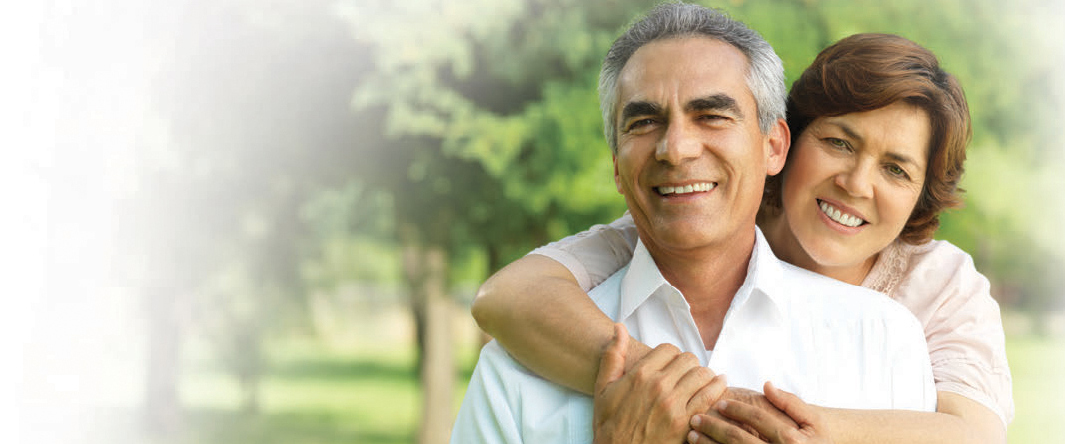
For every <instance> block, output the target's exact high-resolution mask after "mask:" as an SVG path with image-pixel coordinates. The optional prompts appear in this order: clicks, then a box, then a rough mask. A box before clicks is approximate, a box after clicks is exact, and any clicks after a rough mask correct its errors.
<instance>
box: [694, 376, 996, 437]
mask: <svg viewBox="0 0 1065 444" xmlns="http://www.w3.org/2000/svg"><path fill="white" fill-rule="evenodd" d="M769 391H771V390H770V389H769V388H768V387H767V392H769ZM774 392H775V393H773V394H772V395H775V396H772V395H771V396H769V399H768V400H763V401H762V402H757V403H753V404H756V406H754V408H748V407H745V406H744V405H743V404H744V403H739V402H734V401H727V402H726V403H724V404H723V405H720V408H719V409H718V410H717V413H720V414H721V415H723V416H725V417H728V418H730V419H732V420H733V421H737V422H738V423H740V424H743V425H746V426H749V427H750V428H752V429H754V430H758V431H759V432H760V433H761V434H762V436H764V437H766V439H769V440H770V441H769V442H773V443H781V444H784V443H788V444H793V443H830V442H831V443H836V444H847V443H861V444H891V443H918V444H920V443H928V444H932V443H935V444H940V443H951V444H953V443H962V444H967V443H971V444H977V443H980V444H985V443H996V444H997V443H1005V442H1006V428H1005V426H1004V425H1003V424H1002V420H1001V419H999V416H998V415H997V414H996V413H995V412H993V411H991V409H989V408H987V407H985V406H983V405H982V404H980V403H979V402H976V401H973V400H971V399H969V398H966V397H964V396H961V395H958V394H956V393H951V392H942V391H941V392H938V394H937V399H938V406H937V411H936V412H918V411H912V410H852V409H834V408H826V407H818V406H812V405H809V404H806V403H804V402H802V400H800V399H799V398H798V397H795V396H794V395H791V394H790V393H786V392H783V391H780V390H774ZM747 405H750V404H747ZM770 409H774V410H775V409H779V410H781V411H784V412H786V414H788V415H789V416H790V417H791V418H792V419H793V420H794V421H795V423H797V424H798V427H796V425H795V424H785V423H783V422H780V421H774V420H772V415H765V414H764V413H765V412H766V411H767V410H770ZM808 418H816V419H815V420H810V419H808ZM692 427H693V429H694V430H695V431H696V432H698V433H700V435H699V436H698V438H697V439H689V442H690V443H693V444H708V443H713V442H732V443H744V442H762V441H761V440H759V439H757V438H756V437H755V436H754V435H752V434H750V433H748V432H747V431H746V429H743V428H741V427H737V426H736V425H733V424H731V423H729V422H728V421H726V420H724V419H722V418H721V417H719V416H717V415H696V417H695V418H693V421H692ZM693 438H694V437H693ZM711 438H714V439H715V440H716V441H712V440H711Z"/></svg>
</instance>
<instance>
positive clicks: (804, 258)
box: [758, 214, 878, 285]
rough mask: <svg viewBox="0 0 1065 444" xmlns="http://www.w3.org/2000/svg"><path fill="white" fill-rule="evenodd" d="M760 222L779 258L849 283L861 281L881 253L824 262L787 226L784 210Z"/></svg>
mask: <svg viewBox="0 0 1065 444" xmlns="http://www.w3.org/2000/svg"><path fill="white" fill-rule="evenodd" d="M758 226H759V227H760V228H761V229H762V234H764V235H765V239H766V242H768V243H769V247H770V248H772V250H773V254H775V255H776V256H777V257H778V258H780V260H782V261H784V262H787V263H789V264H792V265H795V266H797V267H800V268H805V269H807V270H810V271H812V272H815V273H818V274H822V275H825V276H828V277H830V278H833V279H836V280H840V281H843V282H846V283H848V284H852V285H862V282H863V281H864V280H865V277H866V276H868V275H869V271H870V270H872V268H873V264H875V263H876V259H877V256H878V255H873V256H872V257H870V258H868V259H867V260H865V261H862V262H859V263H856V264H850V265H840V266H835V265H823V264H820V263H818V262H817V261H816V260H814V259H813V258H812V257H810V255H809V254H807V253H806V250H804V249H803V248H802V245H801V244H800V243H799V240H798V239H796V238H795V235H794V234H792V232H791V228H790V227H788V223H787V220H786V219H785V218H784V216H783V214H781V215H774V216H765V217H762V218H759V221H758Z"/></svg>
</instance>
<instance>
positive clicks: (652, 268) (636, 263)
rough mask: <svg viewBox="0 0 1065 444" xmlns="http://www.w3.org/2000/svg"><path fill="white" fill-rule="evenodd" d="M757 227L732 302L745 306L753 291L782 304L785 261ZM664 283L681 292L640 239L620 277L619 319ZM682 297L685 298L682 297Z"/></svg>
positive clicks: (775, 303) (627, 314)
mask: <svg viewBox="0 0 1065 444" xmlns="http://www.w3.org/2000/svg"><path fill="white" fill-rule="evenodd" d="M754 230H755V240H754V249H753V251H752V254H751V261H750V263H749V264H748V265H747V277H746V279H744V282H743V285H742V286H741V287H740V289H739V290H738V291H737V292H736V295H735V297H734V299H733V301H732V304H731V306H733V307H739V306H742V305H743V304H744V303H746V302H747V301H748V300H749V299H750V297H751V295H752V294H756V295H761V296H764V297H766V298H767V299H768V300H769V301H770V302H771V303H772V305H774V306H776V307H778V308H779V307H780V306H781V304H783V303H784V299H783V298H784V292H783V283H782V282H781V280H782V279H783V265H782V264H781V263H780V259H777V257H776V255H774V254H773V250H772V249H770V248H769V243H768V242H766V240H765V236H763V235H762V230H761V229H759V228H758V227H755V229H754ZM662 287H666V288H668V289H671V290H672V291H675V292H677V293H680V291H679V290H677V289H676V288H675V287H673V286H672V285H670V284H669V282H668V281H666V278H665V277H664V276H662V272H661V271H659V270H658V265H657V264H656V263H655V260H654V258H652V257H651V253H650V252H649V251H647V247H646V246H644V244H643V240H639V239H638V240H637V241H636V249H635V250H634V251H633V254H632V261H631V262H629V267H628V270H627V271H626V272H625V276H624V277H622V279H621V306H620V307H619V308H620V310H619V312H618V319H625V318H627V317H629V316H630V315H632V313H633V312H634V311H635V310H636V308H638V307H639V306H640V305H642V304H643V303H644V302H645V301H647V299H649V298H650V297H651V296H652V295H653V294H655V292H657V291H658V290H659V289H660V288H662ZM681 300H682V301H683V298H681ZM685 303H686V302H685Z"/></svg>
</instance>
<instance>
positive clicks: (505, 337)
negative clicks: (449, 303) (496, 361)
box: [473, 224, 1005, 443]
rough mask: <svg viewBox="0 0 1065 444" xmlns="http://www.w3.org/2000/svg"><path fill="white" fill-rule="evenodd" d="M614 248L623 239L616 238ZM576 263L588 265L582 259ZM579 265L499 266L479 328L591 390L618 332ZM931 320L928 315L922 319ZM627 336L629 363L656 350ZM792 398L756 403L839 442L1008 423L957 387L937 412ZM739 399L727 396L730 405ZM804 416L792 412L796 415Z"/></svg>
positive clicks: (973, 436)
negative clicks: (581, 279)
mask: <svg viewBox="0 0 1065 444" xmlns="http://www.w3.org/2000/svg"><path fill="white" fill-rule="evenodd" d="M614 225H615V224H612V227H613V226H614ZM601 231H602V230H601ZM596 235H599V236H602V235H603V234H602V233H599V234H596V233H591V236H596ZM578 237H579V236H578ZM615 237H616V234H615ZM616 243H617V242H615V244H616ZM599 248H604V247H599ZM611 248H618V247H617V245H614V246H612V247H611ZM630 252H631V249H630ZM597 254H598V255H599V257H600V260H599V262H598V266H602V263H604V262H609V261H604V260H602V257H608V256H610V253H609V252H603V251H600V252H598V253H597ZM582 260H583V259H582ZM615 262H616V264H615V267H614V269H617V268H620V267H621V266H622V264H623V261H622V260H620V259H615ZM570 264H571V266H572V263H570ZM578 266H583V263H581V264H578ZM608 271H613V270H608ZM580 273H585V276H586V275H587V272H586V271H585V270H577V271H574V272H571V271H570V270H569V269H568V268H567V267H565V266H563V265H562V264H560V263H559V262H556V261H555V260H552V259H551V258H549V257H547V256H542V255H537V254H532V255H528V256H526V257H524V258H522V259H520V260H518V261H516V262H515V263H513V264H511V265H509V266H507V267H506V268H504V269H503V270H500V271H499V272H498V273H496V274H495V275H493V276H492V277H491V278H490V279H489V280H488V281H487V282H486V283H485V284H484V285H483V286H482V287H481V289H480V291H479V292H478V297H477V300H476V301H475V303H474V307H473V314H474V317H475V318H476V319H477V321H478V324H479V325H480V326H481V328H483V329H484V330H485V331H486V332H488V333H489V334H491V335H492V336H494V337H495V338H496V339H497V340H498V341H499V342H500V344H502V345H503V346H504V347H505V348H506V349H507V350H508V351H509V352H510V353H511V355H512V356H513V357H514V358H515V359H516V360H517V361H519V362H521V363H522V364H524V365H526V366H527V367H528V368H529V369H531V370H532V371H534V372H536V373H538V374H540V375H541V376H544V377H545V378H547V379H550V380H552V381H555V382H557V383H559V384H562V385H565V386H567V387H570V388H573V389H576V390H579V391H581V392H583V393H586V394H591V393H592V392H593V387H594V385H595V380H596V375H597V373H598V371H599V364H600V357H601V356H602V352H603V350H604V347H605V346H606V345H607V344H608V343H610V341H611V339H612V338H613V336H614V335H613V333H614V332H613V321H611V320H610V319H609V318H608V317H607V316H606V315H604V314H603V313H602V312H601V311H600V310H599V309H598V307H597V306H596V305H595V303H594V302H593V301H592V300H591V299H590V298H588V296H587V294H586V293H585V290H586V289H585V288H582V287H581V286H580V285H579V284H578V282H577V280H578V279H577V278H576V277H575V274H580ZM606 274H607V275H608V274H609V273H606ZM599 275H602V272H600V274H599ZM593 284H594V282H593ZM928 321H929V320H927V319H922V322H928ZM999 328H1001V327H999ZM926 329H927V326H926ZM629 339H630V340H629V341H627V345H626V347H625V349H626V352H625V355H626V359H625V361H624V367H625V370H626V371H628V370H629V369H630V368H631V367H632V365H634V364H635V363H636V362H638V361H639V360H640V358H642V357H643V356H644V355H646V354H647V353H648V352H649V351H650V348H649V347H647V346H646V345H644V344H642V343H640V342H639V341H636V340H632V338H629ZM752 352H755V353H756V352H757V351H756V350H752ZM937 375H938V372H937ZM937 379H938V378H937ZM788 399H791V404H794V405H795V407H791V410H785V409H783V408H781V406H779V405H776V404H775V403H772V402H771V401H773V400H774V399H766V398H765V397H762V398H761V401H760V402H752V404H757V405H758V406H759V410H756V411H768V410H770V409H776V410H775V411H776V412H779V411H780V410H785V411H788V412H789V413H794V414H797V415H803V414H810V413H816V415H814V416H809V417H816V418H818V420H819V421H820V425H819V427H818V428H816V430H817V431H818V435H816V436H820V437H823V438H827V437H831V438H832V440H833V441H835V442H839V443H844V442H855V443H892V442H900V443H901V442H907V443H908V442H937V443H956V442H957V443H1002V442H1005V426H1004V425H1003V423H1002V420H1001V419H1000V418H999V417H998V415H997V414H995V413H994V412H992V411H991V410H990V409H989V408H987V407H985V406H984V405H982V404H980V403H979V402H976V401H973V400H971V399H969V398H967V397H964V396H961V395H958V394H955V393H952V392H946V391H939V392H938V406H937V412H934V413H929V412H914V411H904V410H846V409H829V408H822V407H817V406H809V405H807V404H805V403H803V402H802V401H801V400H798V398H794V397H791V398H788V397H786V396H783V395H781V396H778V397H776V398H775V400H776V401H780V402H784V401H785V400H788ZM685 402H686V401H685ZM735 404H736V402H732V401H729V402H726V403H725V404H724V407H726V408H728V407H730V406H734V405H735ZM804 408H805V410H803V409H804ZM715 409H716V407H715ZM733 410H735V409H733ZM741 410H742V409H741ZM795 412H798V413H795ZM701 418H709V417H701ZM804 418H806V417H803V418H795V417H793V419H795V420H796V422H798V420H799V419H804ZM737 419H739V420H740V422H744V423H746V424H747V425H750V426H753V425H754V424H752V422H753V421H755V419H754V418H750V417H746V419H744V418H743V417H741V418H737ZM725 424H727V423H725V422H723V421H716V422H715V421H714V420H713V419H705V420H700V424H699V426H698V427H696V429H697V430H699V431H701V432H703V433H704V435H706V436H719V437H720V436H723V435H720V433H722V430H727V429H726V427H725ZM792 424H793V423H792ZM714 427H717V429H714ZM792 427H794V426H793V425H792ZM713 433H718V435H714V434H713ZM749 436H750V435H749ZM703 438H704V439H705V438H706V437H705V436H704V437H703ZM700 442H710V441H700ZM735 442H743V441H735ZM777 442H789V441H777ZM791 442H802V441H791ZM809 442H815V441H809Z"/></svg>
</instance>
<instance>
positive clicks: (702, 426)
mask: <svg viewBox="0 0 1065 444" xmlns="http://www.w3.org/2000/svg"><path fill="white" fill-rule="evenodd" d="M689 425H690V426H691V428H692V431H691V432H689V433H688V437H687V438H688V443H690V444H717V443H729V444H762V443H764V442H765V441H762V439H760V438H759V437H757V436H755V435H754V434H752V433H751V432H749V431H747V430H745V429H743V428H742V427H740V426H739V425H737V424H734V423H732V422H730V421H729V420H728V419H726V418H724V417H722V416H720V415H718V414H713V413H711V414H707V415H695V416H693V417H692V419H691V422H690V423H689Z"/></svg>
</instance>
